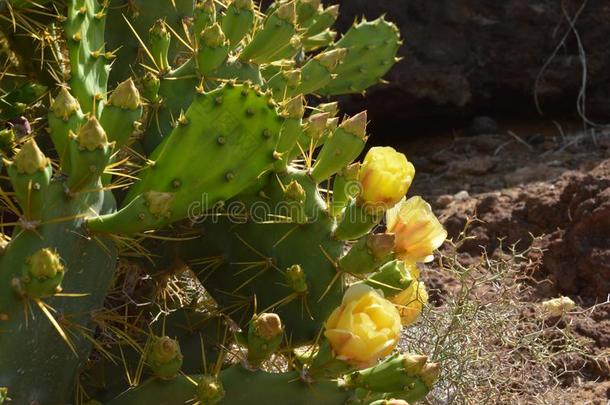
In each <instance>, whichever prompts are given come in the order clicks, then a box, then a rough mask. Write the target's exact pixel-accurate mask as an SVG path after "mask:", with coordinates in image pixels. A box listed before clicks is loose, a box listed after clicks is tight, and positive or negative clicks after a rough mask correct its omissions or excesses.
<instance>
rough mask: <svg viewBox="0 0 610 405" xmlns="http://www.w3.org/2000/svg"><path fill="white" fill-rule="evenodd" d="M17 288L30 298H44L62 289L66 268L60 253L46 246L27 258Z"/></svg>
mask: <svg viewBox="0 0 610 405" xmlns="http://www.w3.org/2000/svg"><path fill="white" fill-rule="evenodd" d="M21 273H22V277H21V279H20V280H19V281H18V285H17V288H18V290H19V292H20V293H22V294H23V295H27V296H28V297H30V298H42V297H47V296H50V295H53V294H55V293H56V292H58V291H61V287H60V285H61V282H62V281H63V278H64V274H65V268H64V266H63V264H62V263H61V258H60V257H59V255H58V254H57V253H56V252H54V251H53V250H51V249H48V248H44V249H40V250H38V251H37V252H35V253H34V254H33V255H31V256H29V257H28V258H26V259H25V264H24V266H23V268H22V272H21Z"/></svg>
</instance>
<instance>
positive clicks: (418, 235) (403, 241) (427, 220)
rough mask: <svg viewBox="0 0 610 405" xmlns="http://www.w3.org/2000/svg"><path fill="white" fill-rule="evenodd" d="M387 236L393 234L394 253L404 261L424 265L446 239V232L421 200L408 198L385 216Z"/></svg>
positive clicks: (432, 257) (428, 205) (430, 259)
mask: <svg viewBox="0 0 610 405" xmlns="http://www.w3.org/2000/svg"><path fill="white" fill-rule="evenodd" d="M386 222H387V231H386V232H387V233H393V234H394V253H395V254H396V257H397V258H399V259H402V260H406V261H415V262H423V263H427V262H430V261H432V259H434V256H433V255H432V253H433V252H434V250H435V249H438V248H439V247H440V246H441V245H442V244H443V242H444V241H445V239H446V238H447V231H446V230H445V228H443V225H441V223H440V222H439V220H438V218H436V216H435V215H434V213H433V212H432V208H431V207H430V204H428V203H427V202H426V201H424V200H423V199H422V198H421V197H418V196H416V197H411V198H409V199H408V200H406V201H402V202H401V203H399V204H397V205H396V206H395V207H394V208H392V209H390V210H388V212H386Z"/></svg>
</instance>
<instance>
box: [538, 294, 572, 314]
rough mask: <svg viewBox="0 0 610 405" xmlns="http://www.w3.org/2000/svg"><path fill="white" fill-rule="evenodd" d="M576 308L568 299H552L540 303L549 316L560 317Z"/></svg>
mask: <svg viewBox="0 0 610 405" xmlns="http://www.w3.org/2000/svg"><path fill="white" fill-rule="evenodd" d="M575 306H576V303H575V302H574V301H572V299H571V298H570V297H559V298H553V299H550V300H547V301H544V302H543V303H542V308H543V309H544V310H545V311H546V312H547V314H549V315H550V316H561V315H563V314H565V313H566V312H569V311H571V310H572V309H574V307H575Z"/></svg>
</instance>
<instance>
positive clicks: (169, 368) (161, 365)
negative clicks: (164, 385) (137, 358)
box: [146, 336, 182, 380]
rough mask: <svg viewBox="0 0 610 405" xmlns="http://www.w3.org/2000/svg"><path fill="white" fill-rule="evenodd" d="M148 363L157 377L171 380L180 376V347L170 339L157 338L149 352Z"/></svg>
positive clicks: (164, 337) (165, 337) (154, 339)
mask: <svg viewBox="0 0 610 405" xmlns="http://www.w3.org/2000/svg"><path fill="white" fill-rule="evenodd" d="M146 362H147V363H148V365H149V366H150V368H151V369H152V371H153V372H154V373H155V375H156V376H157V377H159V378H161V379H163V380H171V379H173V378H175V377H176V376H177V375H178V372H179V371H180V367H182V353H181V352H180V345H179V344H178V342H177V341H176V340H174V339H172V338H170V337H167V336H163V337H156V336H155V337H153V342H152V345H151V346H150V348H149V350H148V354H147V357H146Z"/></svg>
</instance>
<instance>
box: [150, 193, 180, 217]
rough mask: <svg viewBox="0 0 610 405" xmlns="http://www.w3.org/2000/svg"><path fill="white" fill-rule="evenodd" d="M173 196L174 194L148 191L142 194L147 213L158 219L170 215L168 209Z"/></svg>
mask: <svg viewBox="0 0 610 405" xmlns="http://www.w3.org/2000/svg"><path fill="white" fill-rule="evenodd" d="M175 196H176V195H175V193H162V192H159V191H149V192H147V193H145V194H144V198H145V200H146V205H147V206H148V211H149V212H150V213H151V214H152V215H154V216H155V217H159V218H162V217H169V216H170V215H171V211H170V208H171V206H172V202H173V201H174V197H175Z"/></svg>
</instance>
